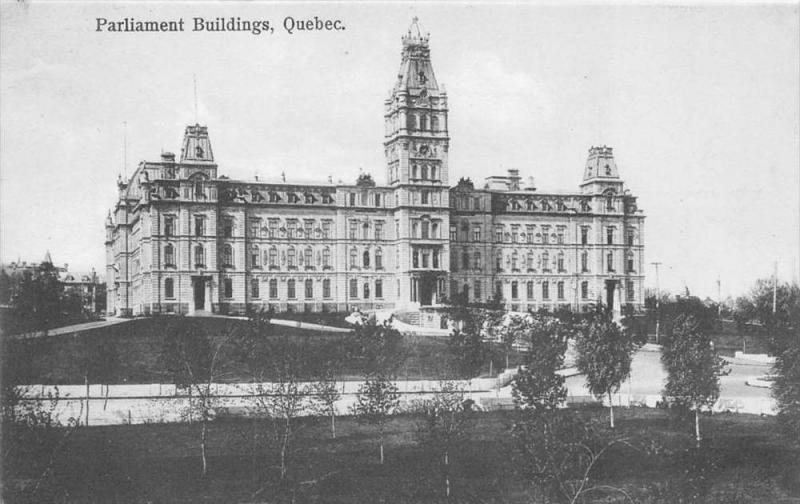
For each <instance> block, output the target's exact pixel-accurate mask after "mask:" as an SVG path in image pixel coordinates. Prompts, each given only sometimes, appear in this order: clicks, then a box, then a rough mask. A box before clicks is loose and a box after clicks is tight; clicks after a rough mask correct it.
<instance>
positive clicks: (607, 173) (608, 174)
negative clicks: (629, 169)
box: [606, 165, 611, 177]
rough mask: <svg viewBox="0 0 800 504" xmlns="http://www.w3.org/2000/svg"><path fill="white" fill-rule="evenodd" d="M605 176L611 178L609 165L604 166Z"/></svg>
mask: <svg viewBox="0 0 800 504" xmlns="http://www.w3.org/2000/svg"><path fill="white" fill-rule="evenodd" d="M606 176H608V177H610V176H611V166H609V165H606Z"/></svg>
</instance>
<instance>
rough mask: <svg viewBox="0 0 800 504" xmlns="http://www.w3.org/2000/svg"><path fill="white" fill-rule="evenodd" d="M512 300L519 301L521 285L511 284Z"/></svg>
mask: <svg viewBox="0 0 800 504" xmlns="http://www.w3.org/2000/svg"><path fill="white" fill-rule="evenodd" d="M511 299H519V284H518V283H517V282H511Z"/></svg>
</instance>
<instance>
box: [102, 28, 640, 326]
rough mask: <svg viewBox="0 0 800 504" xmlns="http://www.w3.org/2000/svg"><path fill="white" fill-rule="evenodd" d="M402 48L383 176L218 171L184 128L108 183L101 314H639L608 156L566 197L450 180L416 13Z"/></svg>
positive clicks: (636, 250) (441, 99)
mask: <svg viewBox="0 0 800 504" xmlns="http://www.w3.org/2000/svg"><path fill="white" fill-rule="evenodd" d="M402 44H403V48H402V60H401V64H400V70H399V72H398V75H397V78H396V81H395V84H394V88H393V89H392V91H391V94H390V96H389V97H388V98H387V99H386V101H385V112H384V119H385V126H386V131H385V141H384V151H385V157H386V166H385V173H386V183H387V185H377V184H375V182H374V181H373V180H372V178H371V177H370V176H368V175H361V176H359V178H358V181H357V182H356V183H355V184H352V185H348V184H341V183H339V184H334V183H332V181H330V180H329V182H328V183H321V184H315V185H298V184H291V183H286V182H285V181H283V182H280V183H268V182H263V181H258V180H251V181H242V180H232V179H229V178H227V177H225V176H219V175H218V173H217V165H216V163H215V161H214V155H213V151H212V148H211V142H210V139H209V134H208V129H207V128H206V127H205V126H200V125H197V124H196V125H193V126H188V127H187V128H186V131H185V134H184V138H183V145H182V147H181V153H180V157H179V158H177V159H176V156H175V155H174V154H171V153H164V154H162V155H161V159H160V161H157V162H142V163H140V164H139V166H138V168H137V169H136V171H135V172H134V174H133V175H132V176H131V178H130V179H129V180H123V179H120V181H119V182H118V188H119V200H118V202H117V203H116V205H115V208H114V210H113V213H112V212H110V213H109V216H108V218H107V219H106V242H105V245H106V259H107V261H106V262H107V268H106V278H107V286H108V296H107V312H108V313H109V314H116V315H122V316H131V315H146V314H156V313H188V312H195V311H206V312H214V313H231V314H232V313H245V312H246V311H247V310H248V309H254V310H260V309H269V308H272V309H273V310H275V311H287V310H291V311H323V310H325V311H343V310H353V309H362V310H368V309H383V308H394V309H409V310H414V309H417V308H420V307H425V306H435V305H437V304H439V303H441V302H442V301H444V300H446V299H451V300H455V299H458V300H461V301H467V302H469V303H486V302H488V301H490V300H495V301H497V300H500V301H501V302H502V303H503V304H504V305H505V306H506V308H508V309H512V310H528V309H533V310H538V309H542V308H544V309H548V310H553V309H556V308H559V307H562V306H567V307H570V308H571V309H573V310H576V311H580V310H586V309H589V308H590V307H592V306H594V305H596V304H597V303H603V304H604V305H607V306H613V307H615V309H619V307H620V305H624V304H628V305H631V306H632V307H633V308H634V309H641V308H642V307H643V304H644V292H643V281H644V272H643V268H644V264H645V263H644V227H643V224H644V215H643V213H642V211H641V210H639V209H638V207H637V204H636V197H634V196H632V195H630V194H629V192H628V191H627V190H625V188H624V185H623V181H622V179H621V178H620V177H619V173H618V171H617V166H616V163H615V162H614V157H613V153H612V149H611V148H610V147H605V146H604V147H592V148H591V149H589V155H588V159H587V161H586V165H585V167H584V172H583V181H582V182H581V183H580V186H579V189H578V190H577V191H574V192H568V193H540V192H538V191H537V190H536V189H535V187H533V184H532V183H529V184H523V183H522V177H520V175H519V171H518V170H508V173H507V174H506V175H503V176H491V177H488V178H487V179H486V180H485V182H484V184H483V185H480V186H479V185H476V184H474V183H473V182H471V181H470V180H469V179H463V178H462V179H460V180H459V181H458V182H457V183H453V181H451V178H450V171H449V166H448V150H449V144H450V137H449V134H448V118H447V114H448V104H447V94H446V93H445V91H444V89H443V87H440V86H439V84H438V82H437V80H436V77H435V75H434V72H433V67H432V65H431V60H430V49H429V45H428V36H427V35H423V34H422V32H421V31H420V29H419V27H418V25H417V23H416V21H415V22H414V24H412V26H411V29H410V30H409V32H408V33H407V34H406V35H405V36H404V37H403V38H402ZM451 184H453V186H452V187H451Z"/></svg>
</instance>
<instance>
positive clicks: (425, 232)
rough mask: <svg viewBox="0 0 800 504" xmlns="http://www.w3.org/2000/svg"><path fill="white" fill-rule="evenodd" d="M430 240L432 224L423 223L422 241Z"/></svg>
mask: <svg viewBox="0 0 800 504" xmlns="http://www.w3.org/2000/svg"><path fill="white" fill-rule="evenodd" d="M428 238H430V223H429V222H428V221H422V239H423V240H427V239H428Z"/></svg>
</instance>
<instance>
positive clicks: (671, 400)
mask: <svg viewBox="0 0 800 504" xmlns="http://www.w3.org/2000/svg"><path fill="white" fill-rule="evenodd" d="M661 362H662V364H663V365H664V368H665V369H666V370H667V383H666V386H665V387H664V396H665V400H666V402H667V403H668V404H675V405H679V406H682V407H689V408H691V409H693V410H694V424H695V439H696V441H697V445H698V446H699V445H700V408H702V407H711V406H713V404H714V402H716V400H717V398H718V397H719V378H720V376H724V375H726V374H727V371H726V368H725V361H724V360H723V359H722V358H721V357H719V356H718V355H717V353H716V351H715V350H714V345H713V343H712V341H711V336H710V334H709V333H708V332H707V331H706V330H704V329H703V327H702V326H701V324H700V323H699V322H698V321H697V320H696V319H695V318H694V316H693V315H681V316H678V317H677V318H676V319H675V321H674V323H673V326H672V331H671V332H670V333H669V334H668V335H667V337H666V338H665V340H664V346H663V349H662V353H661Z"/></svg>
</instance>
